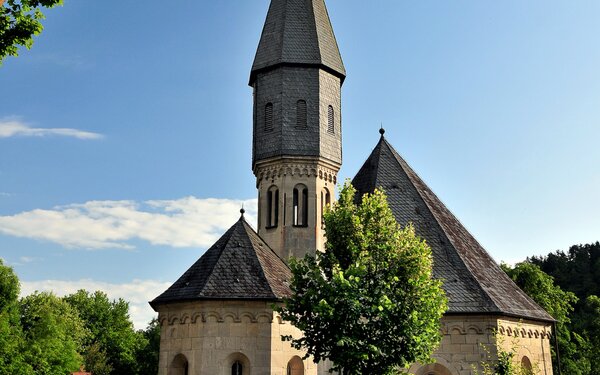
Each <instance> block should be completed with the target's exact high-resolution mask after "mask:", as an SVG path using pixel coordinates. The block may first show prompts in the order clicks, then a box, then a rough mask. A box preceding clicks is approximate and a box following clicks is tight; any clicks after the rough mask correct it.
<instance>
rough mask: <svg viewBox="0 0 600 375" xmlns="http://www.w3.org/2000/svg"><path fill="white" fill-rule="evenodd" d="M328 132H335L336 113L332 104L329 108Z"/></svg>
mask: <svg viewBox="0 0 600 375" xmlns="http://www.w3.org/2000/svg"><path fill="white" fill-rule="evenodd" d="M327 132H328V133H331V134H334V133H335V113H334V112H333V107H332V106H329V108H328V109H327Z"/></svg>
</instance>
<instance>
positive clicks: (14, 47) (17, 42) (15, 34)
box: [0, 0, 62, 65]
mask: <svg viewBox="0 0 600 375" xmlns="http://www.w3.org/2000/svg"><path fill="white" fill-rule="evenodd" d="M3 2H4V1H0V65H2V61H3V60H4V59H5V58H6V57H7V56H18V55H19V46H24V47H26V48H28V49H29V48H31V46H32V45H33V36H34V35H39V34H40V33H41V32H42V30H43V29H44V26H42V22H41V21H42V19H44V14H43V13H42V11H41V9H40V8H52V7H55V6H57V5H59V4H62V0H7V1H6V4H4V5H2V3H3Z"/></svg>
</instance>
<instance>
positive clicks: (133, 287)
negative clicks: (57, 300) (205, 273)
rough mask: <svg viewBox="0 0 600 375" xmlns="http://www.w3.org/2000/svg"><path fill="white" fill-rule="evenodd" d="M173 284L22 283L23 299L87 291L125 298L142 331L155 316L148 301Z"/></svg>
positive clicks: (139, 281) (147, 281)
mask: <svg viewBox="0 0 600 375" xmlns="http://www.w3.org/2000/svg"><path fill="white" fill-rule="evenodd" d="M171 284H172V283H171V282H162V281H156V280H133V281H132V282H130V283H122V284H114V283H107V282H101V281H95V280H92V279H83V280H76V281H71V280H69V281H67V280H42V281H21V295H22V296H27V295H29V294H31V293H33V292H35V291H36V290H37V291H40V292H41V291H48V292H53V293H54V294H56V295H58V296H61V297H62V296H65V295H68V294H72V293H75V292H77V291H78V290H79V289H85V290H87V291H90V292H94V291H96V290H101V291H103V292H105V293H106V294H107V295H108V297H109V298H110V299H118V298H123V299H124V300H125V301H127V302H129V312H130V315H131V319H132V320H133V324H134V326H135V328H136V329H143V328H145V327H146V325H147V324H148V322H149V321H150V320H151V319H152V318H153V317H155V316H156V313H155V312H154V310H152V308H151V307H150V306H149V305H148V301H151V300H152V299H154V298H156V297H157V296H158V295H159V294H160V293H162V292H164V291H165V290H166V289H167V288H168V287H169V286H171Z"/></svg>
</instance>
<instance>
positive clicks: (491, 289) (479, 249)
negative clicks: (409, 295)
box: [384, 140, 554, 321]
mask: <svg viewBox="0 0 600 375" xmlns="http://www.w3.org/2000/svg"><path fill="white" fill-rule="evenodd" d="M384 143H385V145H386V146H387V147H388V150H389V151H390V152H391V156H392V157H393V160H394V161H395V162H396V163H397V164H398V166H399V168H400V173H403V174H404V175H405V176H406V177H407V178H408V182H409V184H410V185H412V188H413V189H414V191H416V193H417V196H416V197H415V198H417V197H418V199H420V200H421V201H422V203H424V204H425V207H426V209H427V210H428V211H429V214H430V217H431V218H432V219H433V220H434V222H435V224H434V225H437V226H438V227H439V229H440V230H441V231H440V232H438V236H443V238H445V239H446V240H447V241H448V243H449V244H450V246H451V248H453V249H454V253H455V257H454V259H455V260H454V261H460V264H462V265H463V266H464V270H465V271H466V272H468V277H469V278H470V279H472V280H473V282H474V284H476V285H477V290H479V291H481V293H480V296H481V297H480V298H484V300H485V301H487V303H488V305H487V306H488V307H487V309H492V311H489V312H496V313H501V314H504V315H512V316H521V317H525V318H529V319H537V320H543V321H553V320H554V318H552V317H551V316H550V315H549V314H548V313H547V312H546V311H545V310H544V309H543V308H541V307H540V306H539V305H538V304H537V303H536V302H535V301H534V300H533V299H531V298H530V297H529V296H527V294H525V292H523V291H522V290H521V289H520V288H519V287H518V286H517V285H516V284H515V283H514V281H512V280H511V279H510V277H508V276H507V275H506V273H505V272H504V271H502V269H501V268H500V267H499V266H498V263H496V261H495V259H494V258H493V257H492V256H491V255H490V254H489V253H488V252H487V250H486V249H485V248H484V247H483V246H482V245H481V244H480V243H479V241H477V239H476V238H475V237H474V236H473V235H472V234H471V233H470V232H469V230H468V229H467V228H466V227H465V226H464V225H463V224H462V223H461V222H460V220H458V218H457V217H456V216H455V215H454V214H453V213H452V212H451V211H450V210H449V209H448V207H446V205H445V204H444V203H443V202H442V200H441V199H440V198H439V197H438V196H437V195H436V194H435V193H434V192H433V190H431V188H430V187H429V186H428V185H427V184H426V183H425V182H424V181H423V180H422V179H421V177H420V176H419V175H418V174H417V173H416V172H415V171H414V170H413V169H412V168H411V167H410V165H408V163H407V162H406V161H405V160H404V159H403V158H402V156H401V155H400V154H399V153H398V152H397V151H396V150H395V149H394V147H393V146H392V145H391V144H389V143H388V142H387V140H384ZM409 220H410V219H409ZM440 238H441V237H440ZM436 246H437V245H436ZM456 258H458V259H456ZM476 267H484V268H483V270H485V271H483V272H482V269H478V268H476ZM507 298H510V299H511V301H510V302H509V301H507ZM482 309H483V311H487V310H486V308H485V307H482Z"/></svg>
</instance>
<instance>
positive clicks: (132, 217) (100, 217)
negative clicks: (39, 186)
mask: <svg viewBox="0 0 600 375" xmlns="http://www.w3.org/2000/svg"><path fill="white" fill-rule="evenodd" d="M242 204H243V205H244V207H245V208H246V218H247V220H248V221H249V222H254V220H255V219H254V218H255V217H256V210H257V208H256V199H250V200H231V199H213V198H208V199H200V198H195V197H185V198H181V199H176V200H152V201H146V202H141V203H138V202H135V201H90V202H86V203H82V204H71V205H67V206H58V207H54V208H53V209H51V210H42V209H36V210H33V211H26V212H22V213H19V214H16V215H12V216H0V233H3V234H6V235H10V236H16V237H23V238H32V239H38V240H45V241H51V242H55V243H58V244H60V245H63V246H65V247H67V248H84V249H106V248H122V249H133V248H134V246H133V244H132V243H131V241H133V240H142V241H146V242H149V243H151V244H153V245H162V246H171V247H203V248H206V247H208V246H210V245H212V244H213V243H214V241H216V240H217V238H218V237H219V236H220V235H222V234H223V232H224V230H226V229H227V228H229V227H230V226H231V225H233V223H234V222H235V220H237V218H238V217H239V209H240V207H241V206H242Z"/></svg>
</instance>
